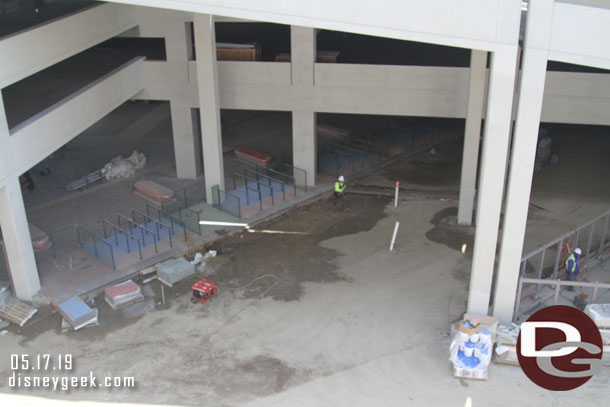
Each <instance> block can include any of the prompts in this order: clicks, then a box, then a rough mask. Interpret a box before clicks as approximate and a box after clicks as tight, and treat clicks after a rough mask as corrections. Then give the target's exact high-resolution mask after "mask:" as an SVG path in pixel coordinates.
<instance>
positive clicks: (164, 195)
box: [133, 180, 174, 204]
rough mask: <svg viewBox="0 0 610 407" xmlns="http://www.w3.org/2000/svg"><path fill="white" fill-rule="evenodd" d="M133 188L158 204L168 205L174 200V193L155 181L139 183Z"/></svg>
mask: <svg viewBox="0 0 610 407" xmlns="http://www.w3.org/2000/svg"><path fill="white" fill-rule="evenodd" d="M133 187H134V189H135V190H136V192H137V193H138V194H139V195H140V196H142V197H143V198H145V199H147V200H151V201H152V202H153V203H156V204H158V203H167V202H170V201H171V200H172V199H174V191H172V190H171V189H169V188H168V187H166V186H165V185H161V184H159V183H158V182H155V181H150V180H142V181H138V182H136V183H135V184H134V186H133Z"/></svg>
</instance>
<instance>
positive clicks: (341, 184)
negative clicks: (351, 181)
mask: <svg viewBox="0 0 610 407" xmlns="http://www.w3.org/2000/svg"><path fill="white" fill-rule="evenodd" d="M344 191H345V178H343V175H339V178H337V181H336V182H335V200H334V201H333V207H336V206H337V201H338V200H341V207H342V208H343V210H344V211H345V210H347V208H346V207H345V197H344V195H345V194H344Z"/></svg>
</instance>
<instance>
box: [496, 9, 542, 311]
mask: <svg viewBox="0 0 610 407" xmlns="http://www.w3.org/2000/svg"><path fill="white" fill-rule="evenodd" d="M552 15H553V0H537V1H534V2H530V4H529V9H528V13H527V23H526V24H527V29H526V32H525V33H526V34H525V44H524V45H525V46H524V53H523V61H522V72H521V81H520V84H519V92H518V102H517V114H516V121H515V131H514V136H513V143H512V154H511V164H510V172H509V175H508V188H507V191H506V204H505V210H504V223H503V228H502V240H501V245H500V257H499V260H498V274H497V277H496V286H495V290H494V301H493V314H494V316H496V317H497V318H498V319H499V320H500V321H501V322H502V323H510V322H512V318H513V310H514V307H515V296H516V293H517V287H518V284H519V277H520V270H519V267H520V266H519V265H520V263H521V254H522V250H523V240H524V237H525V227H526V224H527V212H528V207H529V199H530V191H531V186H532V175H533V172H534V163H535V160H536V147H537V142H538V128H539V126H540V114H541V111H542V100H543V95H544V83H545V79H546V65H547V60H548V53H549V51H548V48H549V41H550V33H551V17H552Z"/></svg>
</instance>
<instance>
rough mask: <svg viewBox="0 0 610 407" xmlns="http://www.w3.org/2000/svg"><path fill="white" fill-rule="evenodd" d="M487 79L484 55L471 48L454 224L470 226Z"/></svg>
mask: <svg viewBox="0 0 610 407" xmlns="http://www.w3.org/2000/svg"><path fill="white" fill-rule="evenodd" d="M486 79H487V52H486V51H479V50H476V49H473V50H472V51H471V52H470V84H469V89H468V112H467V113H466V127H465V129H464V152H463V154H462V176H461V178H460V200H459V204H458V216H457V222H458V224H460V225H470V224H471V223H472V210H473V207H474V196H475V191H476V189H475V186H476V180H477V165H478V160H479V141H480V137H481V120H482V118H483V99H484V98H485V83H486Z"/></svg>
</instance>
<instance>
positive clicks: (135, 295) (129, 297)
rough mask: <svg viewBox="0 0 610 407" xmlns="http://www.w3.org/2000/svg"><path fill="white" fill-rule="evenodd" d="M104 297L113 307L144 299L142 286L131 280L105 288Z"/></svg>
mask: <svg viewBox="0 0 610 407" xmlns="http://www.w3.org/2000/svg"><path fill="white" fill-rule="evenodd" d="M104 291H105V293H106V294H105V296H104V299H105V300H106V302H107V303H108V305H110V307H111V308H112V309H117V308H118V307H121V306H123V305H126V304H131V303H133V302H136V301H140V300H142V299H144V296H143V295H142V290H141V289H140V286H139V285H137V284H136V283H134V282H133V281H131V280H127V281H124V282H122V283H120V284H116V285H113V286H110V287H106V288H105V289H104Z"/></svg>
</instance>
